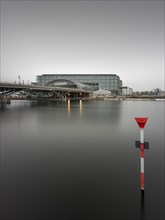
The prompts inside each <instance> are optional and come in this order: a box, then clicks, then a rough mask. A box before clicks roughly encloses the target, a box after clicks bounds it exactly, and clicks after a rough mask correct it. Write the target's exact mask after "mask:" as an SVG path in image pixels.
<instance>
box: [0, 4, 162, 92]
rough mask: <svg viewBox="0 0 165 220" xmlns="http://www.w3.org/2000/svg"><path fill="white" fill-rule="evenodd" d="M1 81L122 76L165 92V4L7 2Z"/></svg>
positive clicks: (132, 84)
mask: <svg viewBox="0 0 165 220" xmlns="http://www.w3.org/2000/svg"><path fill="white" fill-rule="evenodd" d="M0 4H1V81H10V82H14V81H17V82H18V75H19V76H20V77H21V80H24V82H25V83H26V82H33V81H36V75H40V74H51V73H52V74H58V73H59V74H63V73H66V74H67V73H69V74H83V73H84V74H97V73H99V74H100V73H103V74H105V73H108V74H117V75H119V76H120V78H121V80H122V81H123V85H126V86H129V87H131V88H133V89H134V90H135V91H136V90H139V91H141V90H143V91H144V90H152V89H154V88H157V87H158V88H161V89H162V90H164V89H165V88H164V79H165V77H164V1H159V0H158V1H1V3H0Z"/></svg>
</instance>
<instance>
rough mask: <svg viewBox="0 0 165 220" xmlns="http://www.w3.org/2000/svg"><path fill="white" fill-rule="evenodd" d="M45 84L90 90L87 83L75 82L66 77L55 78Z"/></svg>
mask: <svg viewBox="0 0 165 220" xmlns="http://www.w3.org/2000/svg"><path fill="white" fill-rule="evenodd" d="M47 86H52V87H62V88H74V89H80V90H81V89H82V90H85V91H91V90H92V88H91V86H89V85H86V84H82V83H79V82H75V81H72V80H68V79H56V80H53V81H50V82H48V83H47Z"/></svg>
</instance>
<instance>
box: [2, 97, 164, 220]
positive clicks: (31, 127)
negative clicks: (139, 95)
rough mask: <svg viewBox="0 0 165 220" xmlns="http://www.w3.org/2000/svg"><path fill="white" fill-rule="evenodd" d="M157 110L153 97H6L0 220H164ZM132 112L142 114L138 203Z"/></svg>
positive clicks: (160, 119) (161, 137)
mask: <svg viewBox="0 0 165 220" xmlns="http://www.w3.org/2000/svg"><path fill="white" fill-rule="evenodd" d="M163 108H164V104H163V103H161V102H152V101H150V102H138V101H136V102H123V101H118V102H117V101H98V100H96V101H82V100H80V101H70V100H69V102H68V101H66V102H27V101H13V102H12V104H11V105H10V106H8V107H7V109H6V110H4V111H1V192H2V193H1V194H2V195H1V208H2V212H1V213H2V214H1V217H2V219H10V220H14V219H18V220H19V219H20V220H23V219H33V220H36V219H69V220H70V219H75V220H79V219H82V220H84V219H88V220H90V219H95V220H99V219H100V220H104V219H116V220H117V219H149V220H150V219H151V220H152V219H160V220H163V219H164V213H163V210H164V122H163V119H164V111H163ZM68 116H69V120H68ZM136 116H147V117H149V120H148V122H147V125H146V127H145V138H146V141H148V142H149V143H150V150H148V151H146V153H145V184H146V188H145V200H144V197H143V195H141V191H140V178H139V173H140V164H139V151H138V149H136V148H135V140H139V129H138V128H137V125H136V122H135V121H134V117H136ZM158 131H159V132H158ZM155 161H156V163H155Z"/></svg>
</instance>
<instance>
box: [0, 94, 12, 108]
mask: <svg viewBox="0 0 165 220" xmlns="http://www.w3.org/2000/svg"><path fill="white" fill-rule="evenodd" d="M10 103H11V100H10V99H9V98H5V97H4V96H0V109H4V108H6V105H7V104H10Z"/></svg>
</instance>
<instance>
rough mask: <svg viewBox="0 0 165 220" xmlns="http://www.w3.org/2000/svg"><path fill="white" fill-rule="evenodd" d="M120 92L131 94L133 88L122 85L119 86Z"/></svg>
mask: <svg viewBox="0 0 165 220" xmlns="http://www.w3.org/2000/svg"><path fill="white" fill-rule="evenodd" d="M121 92H122V95H132V94H133V89H132V88H129V87H127V86H122V87H121Z"/></svg>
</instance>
